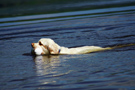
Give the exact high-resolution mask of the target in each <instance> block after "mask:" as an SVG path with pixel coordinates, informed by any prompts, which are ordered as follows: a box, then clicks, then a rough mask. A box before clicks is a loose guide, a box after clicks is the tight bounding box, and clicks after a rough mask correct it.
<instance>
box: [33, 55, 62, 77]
mask: <svg viewBox="0 0 135 90" xmlns="http://www.w3.org/2000/svg"><path fill="white" fill-rule="evenodd" d="M34 61H35V64H36V69H37V74H38V75H46V74H53V73H56V72H57V70H56V68H57V67H58V66H59V65H60V60H59V56H36V57H34Z"/></svg>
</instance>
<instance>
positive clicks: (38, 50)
mask: <svg viewBox="0 0 135 90" xmlns="http://www.w3.org/2000/svg"><path fill="white" fill-rule="evenodd" d="M31 45H32V47H33V50H32V52H33V53H34V54H35V55H46V54H86V53H91V52H96V51H103V50H109V49H112V48H111V47H107V48H102V47H98V46H83V47H77V48H67V47H61V46H59V45H58V44H57V43H55V42H54V41H53V40H52V39H49V38H42V39H40V40H39V41H38V43H32V44H31Z"/></svg>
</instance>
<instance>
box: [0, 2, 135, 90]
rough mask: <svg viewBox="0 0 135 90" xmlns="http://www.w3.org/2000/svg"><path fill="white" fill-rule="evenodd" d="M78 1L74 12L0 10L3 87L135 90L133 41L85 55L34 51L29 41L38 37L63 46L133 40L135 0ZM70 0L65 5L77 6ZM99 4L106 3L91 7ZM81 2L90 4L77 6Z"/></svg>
mask: <svg viewBox="0 0 135 90" xmlns="http://www.w3.org/2000/svg"><path fill="white" fill-rule="evenodd" d="M80 2H81V1H80ZM80 2H78V3H76V4H75V6H74V7H72V9H73V11H71V10H67V9H66V8H64V9H65V10H64V12H55V10H54V11H53V10H52V11H51V12H55V13H47V12H46V13H45V14H44V13H39V12H38V11H37V12H35V13H34V11H31V12H29V13H28V12H27V10H26V11H24V12H26V13H24V12H22V11H21V10H20V12H21V13H22V14H16V13H17V12H16V13H14V14H12V11H10V12H9V13H10V15H8V14H5V13H4V12H3V13H1V18H0V77H1V79H0V89H1V90H25V89H26V90H37V89H47V90H53V89H54V90H56V89H59V90H61V89H62V90H69V89H77V90H91V89H95V90H97V89H103V90H119V89H122V90H133V89H135V46H129V47H123V48H119V49H114V50H109V51H104V52H97V53H90V54H82V55H58V56H37V57H34V56H32V55H31V54H30V51H31V43H32V42H37V41H38V40H39V39H40V38H52V39H53V40H54V41H55V42H57V43H58V44H59V45H60V46H65V47H76V46H85V45H95V46H102V47H106V46H115V45H121V44H122V45H125V44H131V43H133V44H134V43H135V30H134V29H135V5H133V4H134V3H135V2H134V1H130V0H123V1H121V0H117V1H115V0H113V1H111V0H110V1H103V0H102V1H100V2H93V1H89V3H88V1H87V2H83V3H82V2H81V3H80ZM90 2H91V3H90ZM69 3H70V2H69ZM69 3H68V4H64V3H62V5H63V6H65V5H67V7H69V6H70V7H71V6H73V4H71V3H70V5H69ZM99 3H100V5H101V6H102V8H101V6H100V8H99V7H97V8H93V7H94V6H96V5H98V4H99ZM125 3H127V5H125ZM116 4H117V5H116ZM53 5H54V4H53ZM55 5H56V6H57V5H58V3H55ZM83 5H86V6H87V9H86V8H83V10H80V11H78V10H76V11H75V8H76V7H78V8H79V7H82V6H83ZM89 5H94V6H93V7H91V8H90V6H89ZM108 5H111V7H108ZM115 5H116V6H115ZM41 6H42V5H41ZM24 7H25V6H24ZM59 7H60V6H59ZM61 7H62V6H61ZM4 8H5V7H4ZM4 8H1V9H0V10H2V9H4ZM26 8H28V7H26ZM33 8H34V6H33ZM62 8H63V7H62ZM11 9H12V8H11ZM66 10H67V11H66ZM5 12H6V11H5ZM31 13H32V14H33V15H32V14H31ZM24 14H25V16H22V15H24ZM30 14H31V15H30ZM2 15H5V17H3V16H2ZM12 16H14V17H12Z"/></svg>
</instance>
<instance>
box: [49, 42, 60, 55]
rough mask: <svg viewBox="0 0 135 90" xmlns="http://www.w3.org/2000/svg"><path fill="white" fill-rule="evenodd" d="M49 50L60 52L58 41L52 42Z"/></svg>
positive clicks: (55, 52) (53, 52)
mask: <svg viewBox="0 0 135 90" xmlns="http://www.w3.org/2000/svg"><path fill="white" fill-rule="evenodd" d="M48 50H49V51H50V54H59V46H58V45H57V44H56V43H53V44H50V45H49V46H48Z"/></svg>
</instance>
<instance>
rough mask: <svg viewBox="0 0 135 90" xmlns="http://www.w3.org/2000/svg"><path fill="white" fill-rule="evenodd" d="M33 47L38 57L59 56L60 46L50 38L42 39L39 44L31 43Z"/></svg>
mask: <svg viewBox="0 0 135 90" xmlns="http://www.w3.org/2000/svg"><path fill="white" fill-rule="evenodd" d="M31 45H32V47H33V52H34V54H36V55H45V54H59V49H60V46H59V45H58V44H56V43H55V42H54V41H53V40H52V39H49V38H42V39H40V40H39V41H38V43H31Z"/></svg>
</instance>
